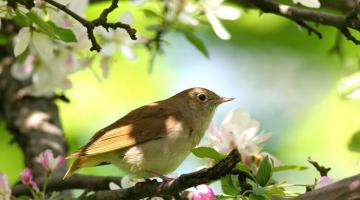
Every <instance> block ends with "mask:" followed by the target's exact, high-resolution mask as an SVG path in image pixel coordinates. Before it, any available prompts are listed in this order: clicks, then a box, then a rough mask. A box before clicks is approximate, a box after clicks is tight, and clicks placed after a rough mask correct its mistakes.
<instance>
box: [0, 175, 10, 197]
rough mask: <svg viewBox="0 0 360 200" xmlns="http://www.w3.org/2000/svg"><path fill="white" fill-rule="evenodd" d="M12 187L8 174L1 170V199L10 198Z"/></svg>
mask: <svg viewBox="0 0 360 200" xmlns="http://www.w3.org/2000/svg"><path fill="white" fill-rule="evenodd" d="M10 197H11V189H10V186H9V182H8V179H7V176H6V174H4V173H1V172H0V199H4V200H10Z"/></svg>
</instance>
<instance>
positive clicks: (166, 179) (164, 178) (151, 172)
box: [147, 171, 175, 193]
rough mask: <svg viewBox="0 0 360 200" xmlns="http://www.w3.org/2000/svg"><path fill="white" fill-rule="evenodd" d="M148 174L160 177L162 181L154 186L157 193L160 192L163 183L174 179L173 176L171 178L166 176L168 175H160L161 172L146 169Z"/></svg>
mask: <svg viewBox="0 0 360 200" xmlns="http://www.w3.org/2000/svg"><path fill="white" fill-rule="evenodd" d="M147 172H148V173H149V174H151V175H153V176H157V177H159V178H161V180H162V182H161V183H160V185H159V186H158V187H157V188H156V192H157V193H160V191H161V190H162V189H163V188H164V187H165V185H166V184H167V183H168V182H171V181H174V180H175V178H171V177H168V176H165V175H162V174H159V173H156V172H153V171H147Z"/></svg>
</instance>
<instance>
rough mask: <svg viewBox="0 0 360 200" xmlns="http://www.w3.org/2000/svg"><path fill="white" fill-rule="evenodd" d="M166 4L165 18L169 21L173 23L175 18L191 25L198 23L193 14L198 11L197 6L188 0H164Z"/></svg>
mask: <svg viewBox="0 0 360 200" xmlns="http://www.w3.org/2000/svg"><path fill="white" fill-rule="evenodd" d="M166 4H167V9H168V11H167V13H166V16H165V20H166V21H167V22H169V23H173V22H175V21H176V20H179V21H180V22H182V23H184V24H189V25H192V26H197V25H199V24H200V23H199V21H198V20H197V19H195V18H194V17H193V16H194V15H195V14H196V13H199V12H200V11H199V10H198V8H197V7H196V6H195V5H194V4H192V3H189V2H188V1H186V0H185V1H179V0H170V1H167V2H166Z"/></svg>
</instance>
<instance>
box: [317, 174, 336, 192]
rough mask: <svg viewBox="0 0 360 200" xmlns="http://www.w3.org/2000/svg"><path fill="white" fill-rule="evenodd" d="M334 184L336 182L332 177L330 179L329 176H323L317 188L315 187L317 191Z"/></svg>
mask: <svg viewBox="0 0 360 200" xmlns="http://www.w3.org/2000/svg"><path fill="white" fill-rule="evenodd" d="M333 182H334V180H332V179H331V178H330V177H328V176H322V177H320V178H319V180H318V181H317V183H316V186H315V189H318V188H321V187H324V186H326V185H329V184H331V183H333Z"/></svg>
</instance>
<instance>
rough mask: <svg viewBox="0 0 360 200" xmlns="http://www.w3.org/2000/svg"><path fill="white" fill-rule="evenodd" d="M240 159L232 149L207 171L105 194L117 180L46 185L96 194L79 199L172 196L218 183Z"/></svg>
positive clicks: (19, 190)
mask: <svg viewBox="0 0 360 200" xmlns="http://www.w3.org/2000/svg"><path fill="white" fill-rule="evenodd" d="M240 160H241V156H240V154H239V152H238V151H237V150H233V151H232V152H231V153H230V154H229V155H228V156H227V157H226V158H225V159H224V160H222V161H220V162H219V163H217V164H216V165H215V166H213V167H211V168H205V169H202V170H199V171H196V172H192V173H189V174H183V175H181V176H180V177H178V178H176V179H174V180H170V181H164V182H157V181H146V182H140V183H137V184H136V185H135V186H134V187H130V188H126V189H119V190H112V191H109V183H110V182H114V183H116V184H118V185H121V177H98V176H82V175H74V176H72V177H70V178H69V179H65V180H62V179H61V178H60V177H61V176H59V177H55V178H51V179H50V180H49V182H48V187H47V188H48V190H49V191H62V190H68V189H84V190H88V191H98V192H96V193H95V194H93V195H90V196H88V197H83V199H88V200H96V199H109V200H111V199H133V200H135V199H140V198H145V197H150V196H173V195H176V194H178V193H180V192H182V191H184V190H186V189H188V188H190V187H194V186H197V185H199V184H203V183H209V182H211V181H214V180H218V179H219V178H220V177H222V176H224V175H226V174H229V173H231V172H232V170H233V168H234V166H235V165H236V163H238V162H239V161H240ZM36 182H37V184H38V185H39V186H40V187H41V186H42V185H43V184H44V180H43V179H38V180H36ZM13 194H14V195H15V196H21V195H28V194H30V191H29V190H28V188H27V187H26V186H24V185H22V184H19V185H16V186H14V188H13Z"/></svg>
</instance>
